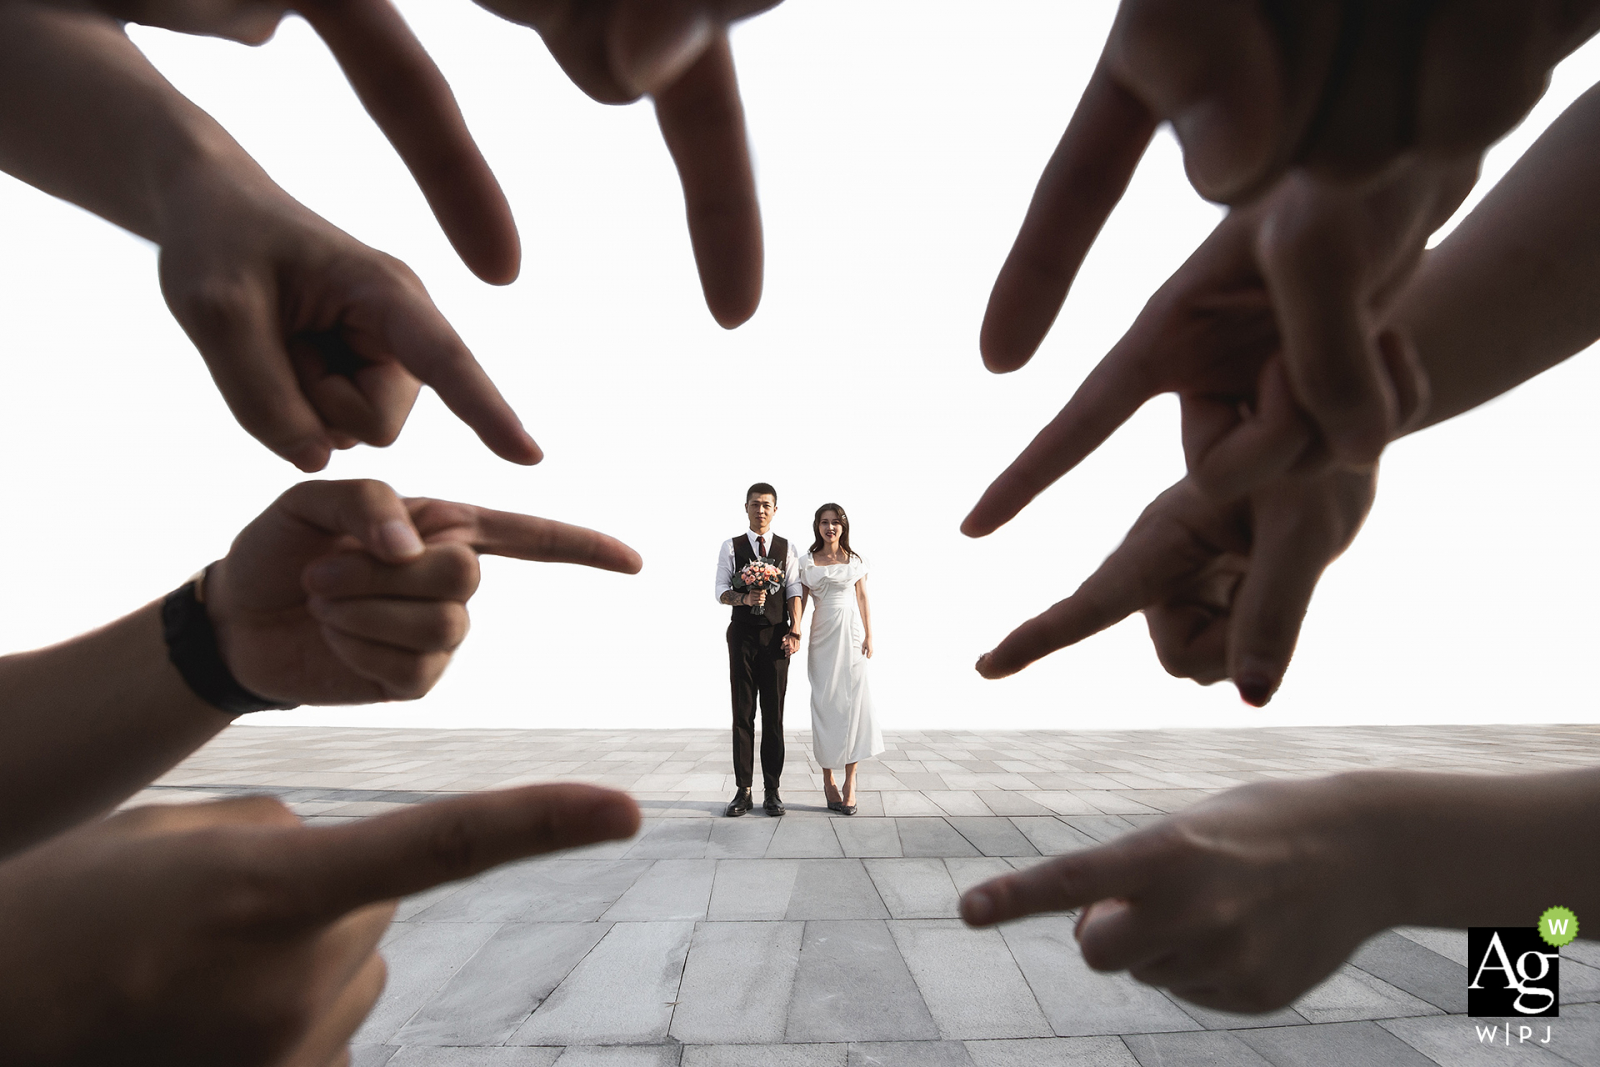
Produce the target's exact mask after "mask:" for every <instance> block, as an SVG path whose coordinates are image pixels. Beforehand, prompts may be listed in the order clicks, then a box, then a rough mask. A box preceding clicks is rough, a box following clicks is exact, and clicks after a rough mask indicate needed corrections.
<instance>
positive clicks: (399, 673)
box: [384, 655, 443, 700]
mask: <svg viewBox="0 0 1600 1067" xmlns="http://www.w3.org/2000/svg"><path fill="white" fill-rule="evenodd" d="M442 670H443V664H441V663H435V662H434V657H433V656H430V655H413V656H401V657H400V658H399V659H398V661H397V662H396V663H395V664H394V665H393V666H392V667H391V668H390V670H389V671H388V678H387V682H386V684H385V686H384V688H385V689H386V690H387V691H388V695H389V699H391V700H416V699H418V698H420V697H423V696H426V695H427V693H428V690H430V689H432V688H433V683H434V682H436V681H438V680H439V674H440V673H441V672H442Z"/></svg>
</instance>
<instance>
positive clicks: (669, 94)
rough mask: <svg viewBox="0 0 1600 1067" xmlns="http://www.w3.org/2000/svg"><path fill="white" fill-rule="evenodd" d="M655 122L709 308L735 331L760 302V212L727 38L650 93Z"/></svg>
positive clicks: (718, 40)
mask: <svg viewBox="0 0 1600 1067" xmlns="http://www.w3.org/2000/svg"><path fill="white" fill-rule="evenodd" d="M655 104H656V121H657V122H658V123H659V124H660V126H661V136H662V138H663V139H664V140H665V141H666V144H667V151H668V152H670V153H671V154H672V161H673V163H674V164H676V165H677V168H678V177H679V179H680V181H682V183H683V200H684V209H685V211H686V213H687V215H688V219H689V242H690V244H692V245H693V246H694V258H695V263H696V265H697V266H698V267H699V270H700V288H701V290H702V291H703V292H704V293H705V298H706V306H707V307H709V308H710V309H711V314H712V317H714V318H715V319H716V320H717V322H718V324H720V325H722V326H723V327H726V328H728V329H732V328H733V327H735V326H738V325H740V324H741V323H743V322H745V321H746V320H747V319H749V318H750V316H751V315H754V314H755V311H756V305H758V304H759V303H761V270H762V246H761V207H760V205H759V204H758V203H757V201H756V184H755V175H754V173H753V172H752V170H751V168H750V147H749V144H748V143H747V141H746V137H745V128H744V104H743V102H742V101H740V99H739V83H738V78H737V76H736V75H735V73H734V69H733V53H732V51H731V50H730V49H729V48H728V37H727V34H726V33H723V32H719V33H717V34H716V36H715V38H714V39H713V40H712V42H711V44H710V45H709V46H708V47H707V48H706V50H705V51H704V52H703V53H702V54H701V56H700V58H699V59H697V60H695V62H694V64H693V65H692V66H690V67H689V69H688V70H686V71H685V72H684V73H683V75H682V76H681V77H680V78H678V80H677V81H676V82H674V83H673V84H672V85H670V86H668V87H666V88H665V89H662V90H661V91H659V92H657V93H656V94H655Z"/></svg>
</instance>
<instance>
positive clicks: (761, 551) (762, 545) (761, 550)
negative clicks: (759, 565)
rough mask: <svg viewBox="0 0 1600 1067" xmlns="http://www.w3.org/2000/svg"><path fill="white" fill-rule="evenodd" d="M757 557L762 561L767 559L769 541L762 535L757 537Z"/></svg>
mask: <svg viewBox="0 0 1600 1067" xmlns="http://www.w3.org/2000/svg"><path fill="white" fill-rule="evenodd" d="M756 555H758V556H760V557H761V558H762V559H766V558H767V539H766V538H765V537H762V536H761V535H760V534H757V535H756Z"/></svg>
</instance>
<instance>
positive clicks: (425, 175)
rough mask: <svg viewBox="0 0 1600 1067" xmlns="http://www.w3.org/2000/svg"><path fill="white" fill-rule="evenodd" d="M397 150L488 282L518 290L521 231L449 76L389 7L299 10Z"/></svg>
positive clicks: (345, 1)
mask: <svg viewBox="0 0 1600 1067" xmlns="http://www.w3.org/2000/svg"><path fill="white" fill-rule="evenodd" d="M297 6H298V9H299V11H300V13H301V14H302V15H304V16H305V19H306V21H307V22H309V23H310V24H311V26H312V28H313V29H315V30H316V31H317V33H318V35H319V36H321V37H322V39H323V40H324V41H325V42H327V45H328V50H329V51H330V52H332V53H333V57H334V59H335V60H337V61H338V63H339V66H340V67H341V68H342V69H343V70H344V73H345V77H346V78H348V79H349V80H350V85H351V87H352V88H353V89H355V91H356V96H357V97H359V98H360V100H361V103H362V105H363V106H364V107H365V108H366V109H367V114H369V115H371V116H372V119H373V121H374V122H376V123H377V124H378V128H379V129H381V130H382V131H383V133H384V136H385V137H387V138H388V139H389V143H390V144H392V145H394V148H395V151H396V152H398V153H399V154H400V158H401V160H403V161H404V162H405V165H406V168H407V169H408V170H410V171H411V176H412V177H413V178H415V179H416V181H417V186H418V187H419V188H420V189H421V190H422V195H423V196H424V197H426V198H427V201H428V206H429V207H431V208H432V209H433V214H434V217H435V218H437V219H438V220H439V226H440V228H441V229H443V230H444V232H445V236H446V237H448V238H449V239H450V243H451V244H452V245H454V246H455V250H456V253H457V254H458V255H460V256H461V260H462V262H464V263H465V264H466V265H467V267H468V268H469V269H471V271H472V272H473V273H474V274H476V275H477V276H478V277H480V278H482V279H483V280H484V281H486V282H492V283H494V284H496V285H504V284H507V283H509V282H512V281H515V280H516V277H517V272H518V270H519V268H520V264H521V260H522V248H521V244H520V242H519V241H518V238H517V224H516V222H515V220H513V218H512V217H511V205H510V204H509V203H507V202H506V197H505V193H504V192H503V191H501V189H500V183H499V182H497V181H496V180H495V177H494V172H493V171H491V170H490V169H489V164H488V163H487V162H486V161H485V160H484V158H483V153H481V152H479V151H478V146H477V144H476V143H475V142H474V141H473V139H472V134H471V133H470V132H468V130H467V124H466V121H465V120H464V119H463V118H462V117H461V109H460V108H459V107H457V106H456V99H455V95H454V94H453V93H451V91H450V85H449V83H448V82H446V81H445V79H444V75H443V74H442V73H440V71H439V68H438V67H437V66H435V65H434V62H433V60H432V59H431V58H429V56H428V53H427V51H426V50H424V49H423V47H422V43H421V42H420V41H418V40H417V38H416V35H415V34H413V33H412V32H411V28H410V27H409V26H407V25H406V22H405V19H404V18H402V17H401V15H400V12H398V11H396V10H395V8H394V6H393V5H392V4H390V3H389V2H388V0H301V2H300V3H299V4H298V5H297Z"/></svg>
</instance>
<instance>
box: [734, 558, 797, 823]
mask: <svg viewBox="0 0 1600 1067" xmlns="http://www.w3.org/2000/svg"><path fill="white" fill-rule="evenodd" d="M733 547H734V572H735V573H737V572H738V570H739V569H740V568H742V567H743V566H744V565H745V564H746V563H749V562H750V560H751V558H753V557H754V555H755V553H754V552H752V551H751V549H750V543H749V541H748V540H747V539H746V538H745V536H744V535H743V534H740V535H739V536H738V537H735V538H734V539H733ZM788 553H789V544H788V542H787V541H786V540H785V539H784V538H782V537H774V538H773V539H772V546H771V549H770V551H769V552H768V554H767V557H768V558H769V559H772V560H774V561H775V562H776V563H777V564H778V567H779V568H780V569H782V568H783V566H784V563H785V561H786V559H787V557H788ZM786 593H787V591H786V590H783V589H780V590H779V591H778V592H777V593H775V594H773V595H771V596H768V597H767V604H766V610H765V611H764V612H762V613H761V614H759V615H757V614H755V613H754V612H752V611H751V610H750V609H749V608H747V607H745V606H743V605H735V606H734V609H733V621H731V622H730V623H729V624H728V681H729V684H730V687H731V689H732V693H733V779H734V784H735V785H737V786H738V787H739V788H740V789H748V788H749V787H750V784H751V781H752V779H753V777H754V774H755V737H756V702H757V699H758V698H759V700H760V703H761V784H762V787H763V788H765V789H766V790H767V791H769V792H775V791H776V790H777V788H778V779H779V778H780V777H782V775H783V696H784V692H785V691H786V690H787V689H788V688H789V657H787V656H785V655H784V654H783V635H784V634H786V633H788V632H789V620H788V608H789V601H788V598H787V595H786Z"/></svg>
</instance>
